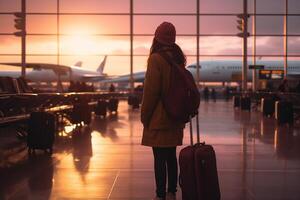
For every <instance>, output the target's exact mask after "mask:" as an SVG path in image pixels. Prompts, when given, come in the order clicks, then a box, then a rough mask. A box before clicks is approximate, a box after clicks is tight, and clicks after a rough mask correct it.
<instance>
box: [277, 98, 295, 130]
mask: <svg viewBox="0 0 300 200" xmlns="http://www.w3.org/2000/svg"><path fill="white" fill-rule="evenodd" d="M275 119H277V121H278V123H279V124H284V123H289V124H292V123H293V122H294V108H293V103H292V102H288V101H276V103H275Z"/></svg>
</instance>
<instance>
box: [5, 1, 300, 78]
mask: <svg viewBox="0 0 300 200" xmlns="http://www.w3.org/2000/svg"><path fill="white" fill-rule="evenodd" d="M56 2H57V0H27V12H28V13H37V12H38V13H55V12H56ZM242 2H243V1H242V0H200V12H201V13H236V14H238V13H241V12H242ZM284 2H285V1H284V0H257V13H262V14H264V13H268V14H283V13H284ZM248 4H249V12H250V13H251V12H252V10H253V0H248ZM20 9H21V0H0V12H2V13H3V12H17V11H19V10H20ZM60 12H61V13H74V12H76V13H83V12H84V13H129V0H85V1H82V0H60ZM134 12H135V13H195V12H196V0H184V1H183V0H134ZM289 13H291V14H300V1H299V0H289ZM257 20H258V22H257V32H258V34H283V17H282V16H260V17H257ZM163 21H170V22H172V23H174V25H175V26H176V28H177V33H179V34H194V33H196V17H195V16H149V15H148V16H147V15H146V16H145V15H142V16H141V15H136V16H134V33H136V34H153V33H154V31H155V28H156V27H157V26H158V25H159V24H160V23H161V22H163ZM251 22H252V19H251V18H250V24H249V29H250V31H251V26H252V23H251ZM236 25H237V23H236V17H235V16H219V17H217V16H209V17H208V16H201V17H200V31H201V33H202V34H209V33H214V34H216V33H220V34H221V33H225V34H236V33H237V32H238V31H237V29H236ZM288 25H289V33H290V34H300V17H298V16H291V17H289V24H288ZM56 26H57V25H56V15H32V14H29V15H27V33H30V34H32V33H35V34H39V33H41V34H49V33H50V34H55V33H56V31H57V27H56ZM0 32H1V33H13V32H15V28H14V16H13V15H11V14H1V15H0ZM60 33H61V34H63V35H62V36H60V53H61V54H63V55H67V56H61V57H60V64H65V65H72V64H74V63H75V62H77V61H79V60H81V61H83V66H84V67H86V68H89V69H96V68H97V66H98V65H99V63H100V62H101V60H102V59H103V56H101V55H108V59H107V64H106V68H105V72H106V73H108V74H116V75H118V74H125V73H128V72H129V63H130V58H129V56H127V55H129V53H130V52H129V49H130V41H129V36H99V35H95V34H129V33H130V21H129V16H128V15H88V16H83V15H61V16H60ZM152 38H153V37H152V36H136V37H134V54H138V55H141V54H142V55H145V56H135V57H134V71H141V70H144V69H145V66H146V60H147V56H146V55H148V53H149V48H150V45H151V42H152ZM56 40H57V38H56V36H55V35H53V36H45V35H43V36H27V54H39V55H40V56H31V55H29V56H27V61H28V62H46V63H56V61H57V58H56V56H44V55H41V54H52V55H53V54H54V55H55V54H56V53H57V43H56ZM241 42H242V40H241V39H240V38H238V37H201V38H200V47H201V54H222V55H223V54H226V55H236V54H241V52H242V43H241ZM177 43H178V44H179V45H180V46H181V47H182V48H183V50H184V52H185V53H186V54H188V55H194V54H196V38H195V37H187V36H185V37H177ZM251 44H252V38H251V37H250V38H249V46H250V47H249V51H250V53H251ZM288 44H289V54H290V55H300V37H290V38H289V43H288ZM20 51H21V40H20V38H18V37H15V36H13V35H11V36H7V35H6V36H0V54H2V55H0V62H19V61H20V56H8V55H3V54H19V53H20ZM257 53H258V54H270V55H277V54H283V38H282V37H258V38H257ZM74 54H75V55H74ZM195 59H196V58H195V57H194V56H188V63H193V62H195ZM213 59H241V58H232V57H231V58H228V57H226V58H221V57H217V58H216V57H201V60H213ZM263 59H270V58H263ZM273 59H274V58H273ZM276 59H282V58H276ZM291 59H295V58H294V57H293V58H291ZM2 68H3V67H2ZM2 68H1V69H0V70H2Z"/></svg>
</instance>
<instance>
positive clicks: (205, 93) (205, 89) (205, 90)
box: [203, 87, 209, 101]
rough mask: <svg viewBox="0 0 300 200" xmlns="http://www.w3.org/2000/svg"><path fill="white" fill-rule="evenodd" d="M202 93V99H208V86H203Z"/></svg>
mask: <svg viewBox="0 0 300 200" xmlns="http://www.w3.org/2000/svg"><path fill="white" fill-rule="evenodd" d="M203 95H204V100H205V101H208V99H209V89H208V87H205V88H204V90H203Z"/></svg>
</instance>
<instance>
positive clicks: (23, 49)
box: [21, 0, 26, 78]
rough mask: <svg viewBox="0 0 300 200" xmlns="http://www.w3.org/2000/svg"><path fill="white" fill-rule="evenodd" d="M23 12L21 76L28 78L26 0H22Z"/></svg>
mask: <svg viewBox="0 0 300 200" xmlns="http://www.w3.org/2000/svg"><path fill="white" fill-rule="evenodd" d="M21 12H22V15H23V17H24V21H23V23H24V24H23V26H24V27H23V31H24V32H23V34H22V37H21V40H22V55H21V57H22V58H21V60H22V61H21V63H22V71H21V76H22V77H23V78H26V0H22V5H21Z"/></svg>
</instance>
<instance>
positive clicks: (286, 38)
mask: <svg viewBox="0 0 300 200" xmlns="http://www.w3.org/2000/svg"><path fill="white" fill-rule="evenodd" d="M283 29H284V30H283V31H284V33H283V34H284V41H283V44H284V53H283V54H284V79H286V78H287V73H288V68H287V67H288V0H285V15H284V28H283Z"/></svg>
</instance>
